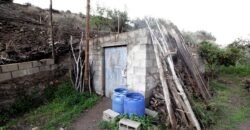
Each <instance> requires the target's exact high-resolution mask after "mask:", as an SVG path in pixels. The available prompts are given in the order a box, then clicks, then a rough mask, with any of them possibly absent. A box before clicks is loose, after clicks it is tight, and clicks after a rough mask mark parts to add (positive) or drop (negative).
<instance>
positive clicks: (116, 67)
mask: <svg viewBox="0 0 250 130" xmlns="http://www.w3.org/2000/svg"><path fill="white" fill-rule="evenodd" d="M151 42H152V41H151V37H150V33H149V31H148V30H147V29H140V30H136V31H131V32H126V33H122V34H119V35H117V34H116V35H110V36H105V37H101V38H97V39H93V40H91V41H90V62H91V63H92V70H93V71H94V78H93V81H94V84H93V85H94V88H95V90H96V92H97V93H98V94H100V95H104V96H106V97H111V96H112V91H113V89H114V88H116V87H118V86H120V85H126V86H127V88H128V89H129V90H131V91H135V92H140V93H142V94H143V95H145V98H146V100H147V99H148V98H149V97H150V95H151V92H152V89H153V88H154V87H155V86H156V85H157V83H158V82H159V74H158V69H157V64H156V59H155V54H154V49H153V45H152V44H151Z"/></svg>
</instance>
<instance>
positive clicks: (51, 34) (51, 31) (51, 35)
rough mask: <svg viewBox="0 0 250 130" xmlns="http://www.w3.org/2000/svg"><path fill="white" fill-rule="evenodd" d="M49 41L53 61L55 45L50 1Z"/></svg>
mask: <svg viewBox="0 0 250 130" xmlns="http://www.w3.org/2000/svg"><path fill="white" fill-rule="evenodd" d="M49 12H50V13H49V14H50V40H51V44H52V58H53V59H54V60H55V44H54V37H53V16H52V0H50V11H49Z"/></svg>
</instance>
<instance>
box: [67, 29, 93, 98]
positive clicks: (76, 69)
mask: <svg viewBox="0 0 250 130" xmlns="http://www.w3.org/2000/svg"><path fill="white" fill-rule="evenodd" d="M83 37H84V35H83V33H82V35H81V41H80V42H79V44H78V49H77V47H76V45H75V44H73V36H71V37H70V47H71V54H72V57H71V64H72V69H71V70H70V76H71V82H72V83H73V85H74V87H75V89H76V90H77V91H79V92H84V91H85V90H88V91H89V93H90V94H91V93H92V91H93V88H92V86H93V85H92V84H93V76H94V71H93V68H92V64H90V65H89V66H90V71H89V72H88V73H89V83H88V86H86V85H85V84H84V82H83V77H84V72H83V71H84V65H85V64H84V63H85V60H84V59H83V58H84V50H83V48H84V47H83V43H84V42H83V40H84V39H83Z"/></svg>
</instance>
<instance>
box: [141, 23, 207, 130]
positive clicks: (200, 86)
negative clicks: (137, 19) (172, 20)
mask: <svg viewBox="0 0 250 130" xmlns="http://www.w3.org/2000/svg"><path fill="white" fill-rule="evenodd" d="M145 21H146V23H147V25H148V29H149V31H150V34H151V38H152V44H153V47H154V52H155V55H156V62H157V66H158V70H159V74H160V81H161V84H160V85H159V86H158V87H156V88H155V89H154V90H153V96H152V98H151V100H150V105H151V106H150V107H151V108H152V109H154V110H157V111H158V112H160V113H162V117H165V118H161V119H165V122H166V123H167V124H170V125H171V127H172V129H177V128H188V129H194V128H195V129H197V130H200V129H201V127H200V124H199V121H198V120H197V118H196V116H195V114H194V112H193V110H192V107H191V104H190V101H189V99H188V98H189V97H190V96H188V95H189V92H190V91H191V92H195V94H196V95H197V96H201V97H202V98H203V99H204V100H205V101H206V100H207V99H209V98H210V94H209V91H208V88H207V85H206V82H205V80H204V79H203V77H202V75H201V73H200V72H199V70H198V67H197V65H196V64H195V62H194V60H193V57H192V56H191V54H190V52H189V50H188V49H187V47H186V45H185V42H184V40H183V38H182V35H181V34H180V32H179V31H178V29H177V28H174V27H167V26H166V25H165V26H164V25H163V24H161V23H160V22H159V21H158V20H155V19H150V20H148V19H146V20H145ZM169 39H172V40H169ZM171 50H177V62H174V60H173V55H174V54H175V53H176V52H173V51H171ZM166 117H167V118H166Z"/></svg>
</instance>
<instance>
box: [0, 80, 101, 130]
mask: <svg viewBox="0 0 250 130" xmlns="http://www.w3.org/2000/svg"><path fill="white" fill-rule="evenodd" d="M45 95H46V97H48V98H47V99H48V102H47V103H46V104H45V105H42V106H40V107H38V108H36V109H33V110H32V111H30V112H29V113H26V114H24V116H22V117H19V118H17V119H15V120H12V121H10V122H9V123H8V124H7V125H6V126H5V127H4V128H6V129H22V128H24V127H26V128H27V127H28V128H30V127H39V128H40V129H46V130H54V129H58V128H60V127H62V128H66V127H68V126H69V125H70V123H71V121H72V120H73V119H74V118H76V117H77V116H78V115H79V114H80V113H81V112H82V111H83V110H85V109H88V108H91V107H92V106H94V105H95V104H96V103H97V101H98V99H99V97H98V96H96V95H90V94H88V93H84V94H81V93H79V92H77V91H75V90H74V88H73V87H72V85H71V83H70V82H65V83H62V84H60V85H59V86H57V87H55V88H48V90H46V91H45Z"/></svg>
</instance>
